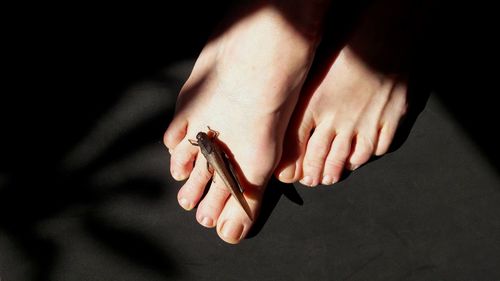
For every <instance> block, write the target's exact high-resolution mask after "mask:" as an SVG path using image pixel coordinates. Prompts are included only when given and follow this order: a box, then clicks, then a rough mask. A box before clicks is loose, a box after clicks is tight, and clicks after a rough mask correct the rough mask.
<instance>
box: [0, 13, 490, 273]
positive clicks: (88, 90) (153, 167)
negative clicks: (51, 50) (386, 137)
mask: <svg viewBox="0 0 500 281" xmlns="http://www.w3.org/2000/svg"><path fill="white" fill-rule="evenodd" d="M185 9H186V10H187V9H188V7H186V8H185ZM186 10H183V13H181V14H182V15H186V14H187V12H186ZM201 14H203V13H201V12H199V13H198V14H196V15H197V16H200V15H201ZM180 18H183V17H181V16H179V17H177V18H175V19H168V20H167V22H166V23H165V26H170V29H167V31H166V32H165V33H161V32H159V31H158V32H156V31H157V30H156V29H154V30H155V31H154V32H153V31H151V29H148V28H151V26H149V25H147V24H146V26H141V29H140V30H139V31H138V30H135V31H134V30H132V29H130V30H128V29H123V30H124V31H123V34H119V35H116V33H113V34H115V35H116V36H118V37H117V38H113V39H111V40H109V38H108V37H107V35H108V33H107V32H102V33H101V34H100V35H103V36H102V37H99V39H100V40H91V41H89V40H88V39H89V38H94V37H93V35H89V36H90V37H85V36H83V37H81V38H79V36H80V35H83V34H81V33H77V34H76V35H75V36H74V37H75V38H79V39H80V40H79V41H77V42H73V43H74V45H76V46H78V48H76V49H71V46H72V45H71V44H73V43H71V42H69V43H68V42H66V43H68V44H70V45H71V46H70V47H69V49H68V50H67V51H68V53H71V55H69V56H67V57H66V58H68V61H64V60H63V59H61V64H60V65H59V64H58V65H55V66H54V65H52V66H53V67H54V68H57V70H56V71H52V70H51V72H50V75H48V76H50V78H49V77H47V79H46V80H45V82H46V85H45V86H47V87H44V88H43V91H40V92H37V94H38V95H33V97H29V98H26V99H23V97H21V100H20V101H17V102H19V105H20V106H19V107H16V108H19V109H22V110H23V111H21V112H19V111H17V110H16V112H15V113H9V114H8V116H9V118H8V119H5V121H9V122H8V123H12V124H14V126H12V127H14V130H13V131H11V132H9V134H5V137H4V138H5V139H6V140H7V141H8V145H7V144H6V145H3V146H2V148H1V149H2V158H3V159H2V160H3V162H4V163H3V164H2V166H1V168H2V169H1V170H0V279H1V280H2V281H17V280H68V281H70V280H120V281H126V280H135V281H137V280H149V281H152V280H372V281H375V280H384V281H387V280H408V281H414V280H464V281H466V280H467V281H472V280H474V281H476V280H484V281H491V280H500V267H499V265H500V240H499V237H500V220H499V218H498V214H499V213H500V178H499V170H498V167H499V161H498V160H499V158H498V155H499V154H498V148H497V146H496V143H497V142H496V141H495V139H494V138H492V136H491V134H490V132H491V130H492V128H496V127H497V124H496V121H495V120H497V118H496V119H493V118H495V117H494V116H495V113H496V111H495V108H494V107H495V106H494V104H493V103H491V102H489V101H488V99H486V98H485V97H486V96H487V95H486V94H485V93H487V91H486V90H483V89H478V88H475V86H476V85H478V84H475V83H474V82H476V81H484V79H483V78H484V77H482V79H483V80H479V79H476V80H474V79H473V77H472V76H470V75H469V74H470V73H465V74H463V73H462V72H461V71H462V70H460V71H458V70H457V71H454V68H453V65H450V64H449V62H451V61H453V60H454V58H455V57H454V56H452V55H449V56H448V57H446V56H444V57H442V56H436V58H435V59H436V60H437V61H439V63H438V64H436V65H433V66H432V69H431V68H429V70H428V72H432V73H434V76H433V77H434V78H435V80H436V81H435V82H438V83H436V84H435V85H434V87H433V89H434V90H433V93H432V95H431V98H430V99H429V101H428V103H427V105H426V107H425V109H424V110H423V112H422V113H421V114H420V115H419V116H418V118H417V120H416V122H415V125H414V126H413V127H412V130H411V131H410V134H409V136H408V138H407V139H406V141H405V142H404V143H403V144H402V146H401V147H400V148H399V149H397V150H396V151H395V152H393V153H390V154H388V155H386V156H384V157H382V158H380V159H378V160H375V161H372V162H370V163H369V164H367V165H366V166H363V167H361V168H360V169H359V170H357V171H356V172H354V173H352V174H351V175H350V176H348V177H347V178H346V179H345V180H344V181H342V182H341V183H339V184H337V185H335V186H334V187H318V188H315V189H309V188H305V187H302V186H299V185H295V186H293V185H283V184H279V183H277V182H275V181H274V182H271V183H270V185H269V187H268V192H267V194H266V199H265V200H266V203H265V206H264V212H263V216H262V217H261V219H260V220H259V221H258V224H257V227H256V228H255V230H254V231H253V233H252V237H251V238H249V239H247V240H245V241H243V242H242V243H241V244H240V245H237V246H231V245H227V244H225V243H224V242H222V241H221V240H219V238H218V237H217V235H216V234H215V231H214V230H207V229H205V228H203V227H201V226H199V225H198V224H197V223H196V221H195V218H194V212H191V213H189V212H185V211H183V210H182V209H181V208H180V207H179V206H178V205H177V200H176V192H177V190H178V188H179V187H180V186H181V183H177V182H174V181H173V180H172V178H171V177H170V175H169V164H168V163H169V156H168V153H167V151H166V150H165V149H164V147H163V145H162V141H161V140H162V134H163V131H164V129H165V128H166V127H167V126H168V123H169V120H170V119H171V116H172V114H173V110H174V103H175V98H176V95H177V93H178V91H179V89H180V87H181V85H182V83H183V81H185V79H186V77H187V76H188V74H189V71H190V69H191V67H192V64H193V59H194V58H195V57H196V54H197V53H198V51H199V48H200V46H201V45H202V44H203V42H204V40H205V38H206V37H204V36H205V35H206V34H207V33H203V32H200V33H198V34H195V35H192V34H190V32H192V31H193V30H195V28H190V27H187V25H186V27H185V28H184V27H183V26H182V25H181V26H179V25H176V23H177V22H182V21H180ZM183 19H184V20H189V18H187V17H184V18H183ZM130 26H133V25H130ZM172 26H173V27H172ZM203 28H205V26H203ZM160 29H161V28H160ZM178 29H180V30H182V31H183V32H181V31H178ZM206 29H207V30H208V29H209V28H208V27H206ZM96 30H97V28H96ZM110 30H113V29H110ZM142 30H150V32H148V33H146V34H143V33H142ZM176 30H177V31H176ZM191 35H192V36H191ZM163 36H165V37H166V38H169V40H166V41H165V40H164V39H161V38H163ZM158 38H160V39H158ZM440 38H441V37H440ZM97 42H99V44H102V45H99V44H97ZM91 43H92V44H91ZM110 43H111V44H110ZM82 44H83V46H85V48H82V47H81V46H82ZM89 46H90V47H92V48H93V49H92V50H93V51H92V53H89V52H85V50H88V48H87V47H89ZM440 46H441V47H439V48H442V49H443V50H445V49H446V48H445V47H442V46H443V45H440ZM444 46H446V45H444ZM66 47H68V46H66ZM429 48H430V47H429ZM72 50H78V52H74V53H72V52H71V51H72ZM80 51H81V52H80ZM163 51H165V52H163ZM57 52H59V51H57ZM61 52H62V51H61ZM445 53H446V52H443V53H441V54H445ZM76 54H78V55H76ZM476 54H477V53H476ZM59 55H61V54H60V53H59ZM47 57H49V58H50V56H47ZM61 57H65V56H64V55H61ZM437 57H439V59H437ZM62 61H64V63H62ZM58 63H59V61H58ZM68 66H69V67H68ZM28 68H29V67H28ZM30 69H31V68H30ZM464 69H465V67H464ZM474 69H477V68H474ZM431 70H432V71H431ZM443 73H446V74H447V75H442V74H443ZM459 73H462V74H459ZM55 74H57V75H55ZM33 76H35V75H33V74H32V76H27V77H33ZM465 78H467V79H465ZM30 79H31V78H30ZM30 79H27V81H28V82H29V81H32V80H30ZM25 82H26V81H25ZM28 82H26V83H28ZM465 82H467V83H465ZM28 84H33V83H31V82H30V83H28ZM35 84H36V83H35ZM36 85H38V84H36ZM469 86H474V87H470V88H469ZM51 89H57V92H58V93H62V94H61V95H54V94H52V92H51ZM469 90H470V91H469ZM463 93H468V95H461V94H463ZM35 96H38V97H35ZM39 100H41V101H43V102H39ZM478 109H479V110H478ZM23 115H24V116H27V121H24V119H23V118H21V117H19V116H23Z"/></svg>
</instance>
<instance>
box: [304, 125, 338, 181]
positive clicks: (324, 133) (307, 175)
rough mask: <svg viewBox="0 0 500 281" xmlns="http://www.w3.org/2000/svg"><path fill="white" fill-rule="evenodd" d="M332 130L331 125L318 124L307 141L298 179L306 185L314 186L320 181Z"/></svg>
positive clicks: (331, 138) (332, 133)
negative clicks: (301, 175) (300, 176)
mask: <svg viewBox="0 0 500 281" xmlns="http://www.w3.org/2000/svg"><path fill="white" fill-rule="evenodd" d="M333 135H334V132H333V130H332V129H331V126H326V125H325V126H321V125H320V126H318V127H317V128H316V130H315V131H314V133H313V134H312V136H311V138H310V139H309V142H308V143H307V148H306V153H305V156H304V163H303V168H302V169H303V173H304V177H303V178H302V180H301V181H300V182H301V183H302V184H304V185H307V186H316V185H318V184H319V183H320V182H321V181H322V177H321V176H322V173H323V169H324V165H325V160H326V157H327V155H328V152H329V151H330V148H331V144H332V140H333Z"/></svg>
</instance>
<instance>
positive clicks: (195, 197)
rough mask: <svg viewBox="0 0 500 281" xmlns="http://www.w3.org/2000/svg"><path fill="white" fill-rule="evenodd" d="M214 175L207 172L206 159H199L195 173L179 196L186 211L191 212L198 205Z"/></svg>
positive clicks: (195, 166) (178, 198) (180, 203)
mask: <svg viewBox="0 0 500 281" xmlns="http://www.w3.org/2000/svg"><path fill="white" fill-rule="evenodd" d="M211 177H212V174H211V173H210V172H209V171H208V170H207V162H206V160H205V158H204V157H198V158H197V159H196V164H195V165H194V168H193V171H192V172H191V174H190V176H189V178H188V180H187V181H186V183H185V184H184V185H183V186H182V187H181V189H180V190H179V193H178V194H177V200H178V201H179V205H181V207H182V208H184V209H185V210H188V211H189V210H191V209H193V208H194V206H196V204H198V202H199V201H200V198H201V197H202V196H203V192H204V190H205V187H206V185H207V183H208V181H209V180H210V179H211Z"/></svg>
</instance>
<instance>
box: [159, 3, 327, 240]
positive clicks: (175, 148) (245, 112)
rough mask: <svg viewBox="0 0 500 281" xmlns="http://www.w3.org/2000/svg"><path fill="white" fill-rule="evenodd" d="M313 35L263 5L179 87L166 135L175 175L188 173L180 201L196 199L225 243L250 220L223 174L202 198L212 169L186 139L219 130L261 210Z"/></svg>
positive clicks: (191, 203)
mask: <svg viewBox="0 0 500 281" xmlns="http://www.w3.org/2000/svg"><path fill="white" fill-rule="evenodd" d="M305 2H307V1H305ZM311 34H313V32H311V33H309V34H307V36H305V35H304V34H303V33H302V32H301V31H299V30H298V29H297V28H296V26H292V25H291V24H290V23H289V19H287V18H285V17H284V16H283V15H282V13H281V12H280V10H279V9H277V8H276V7H275V6H263V7H260V8H259V9H257V10H256V11H254V12H252V13H251V14H248V15H246V16H245V17H244V18H242V19H240V20H239V21H237V22H235V23H234V24H233V25H231V26H230V28H228V29H226V30H224V31H223V33H221V34H220V36H218V37H217V38H215V39H213V40H212V41H210V42H209V43H208V44H207V46H206V47H205V48H204V49H203V51H202V53H201V54H200V56H199V58H198V60H197V61H196V64H195V66H194V69H193V71H192V73H191V75H190V77H189V79H188V80H187V82H186V83H185V85H184V87H183V88H182V90H181V93H180V94H179V97H178V100H177V106H176V113H175V116H174V119H173V120H172V122H171V124H170V126H169V128H168V129H167V131H166V133H165V137H164V142H165V145H166V146H167V147H168V149H169V151H170V152H171V165H170V167H171V173H172V176H173V177H174V178H175V179H177V180H184V179H186V178H188V176H189V178H188V179H187V181H186V183H185V184H184V185H183V187H182V188H181V189H180V191H179V193H178V200H179V203H180V205H181V206H182V207H183V208H184V209H186V210H191V209H193V208H194V207H195V206H196V205H198V208H197V212H196V219H197V220H198V222H199V223H200V224H202V225H203V226H205V227H214V226H217V232H218V234H219V236H220V237H221V238H222V239H223V240H224V241H226V242H229V243H238V242H239V241H240V240H241V239H242V238H243V237H245V235H246V234H247V232H248V231H249V229H250V227H251V226H252V221H251V220H250V219H249V217H248V216H247V215H246V213H245V211H244V210H243V209H242V208H241V206H240V205H239V204H238V203H237V202H236V200H235V199H234V198H233V197H231V196H230V193H229V191H228V189H227V188H226V187H225V186H224V185H223V181H222V180H220V178H218V177H216V181H215V183H212V184H211V187H210V190H209V191H208V193H207V195H206V196H205V197H204V199H203V200H201V202H200V199H201V197H202V195H203V192H204V189H205V186H206V184H207V183H208V181H209V180H210V176H211V174H210V173H209V172H208V171H207V168H206V160H205V159H204V157H203V156H202V155H201V154H200V152H199V149H198V148H197V147H195V146H192V145H191V144H190V143H189V142H188V139H194V138H195V136H196V134H197V133H198V132H199V131H206V130H207V125H208V126H210V127H211V128H212V129H214V130H216V131H218V132H219V136H218V138H219V139H220V140H221V141H222V142H223V143H224V144H225V145H227V147H228V148H229V149H230V153H231V154H232V155H233V158H234V161H235V162H236V163H237V165H238V166H239V168H240V169H239V170H240V172H241V174H240V177H241V180H242V181H243V185H244V186H245V188H246V190H245V193H244V195H245V197H246V199H247V201H248V203H249V205H250V209H251V211H252V215H253V217H256V216H257V214H258V210H259V208H260V203H261V197H262V194H263V191H264V188H265V186H266V184H267V182H268V180H269V178H270V176H271V175H272V173H273V171H274V169H275V168H276V165H277V163H278V161H279V159H280V157H281V151H282V142H283V137H284V134H285V131H286V127H287V125H288V121H289V120H290V117H291V115H292V112H293V108H294V107H295V104H296V102H297V99H298V93H299V91H300V89H301V87H302V84H303V82H304V80H305V77H306V75H307V72H308V70H309V68H310V64H311V61H312V58H313V54H314V50H315V47H316V45H317V41H318V40H317V37H315V36H310V35H311Z"/></svg>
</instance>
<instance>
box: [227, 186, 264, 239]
mask: <svg viewBox="0 0 500 281" xmlns="http://www.w3.org/2000/svg"><path fill="white" fill-rule="evenodd" d="M257 192H258V194H252V196H251V197H252V198H249V196H247V192H245V198H246V200H247V202H248V205H249V206H250V210H251V211H252V217H253V218H256V217H257V211H258V210H259V208H260V202H261V198H262V193H261V192H263V190H262V191H257ZM254 220H255V219H254ZM252 224H253V221H252V220H251V219H250V218H249V217H248V215H247V214H246V212H245V211H244V210H243V208H242V207H241V206H240V205H239V203H238V202H237V201H236V199H235V198H234V197H233V196H230V197H229V199H228V200H227V202H226V205H225V206H224V209H223V210H222V213H221V214H220V216H219V219H218V220H217V233H218V235H219V237H220V238H221V239H222V240H224V241H226V242H227V243H230V244H237V243H239V242H240V241H241V240H242V239H243V238H245V236H246V235H247V233H248V231H249V230H250V228H251V227H252Z"/></svg>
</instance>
